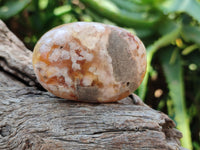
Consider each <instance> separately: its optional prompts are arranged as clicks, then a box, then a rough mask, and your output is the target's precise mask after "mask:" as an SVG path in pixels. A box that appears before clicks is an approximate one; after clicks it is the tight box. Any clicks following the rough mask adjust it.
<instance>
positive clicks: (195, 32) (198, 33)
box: [182, 26, 200, 46]
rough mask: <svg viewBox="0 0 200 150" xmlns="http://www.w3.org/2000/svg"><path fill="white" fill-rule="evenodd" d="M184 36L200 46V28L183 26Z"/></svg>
mask: <svg viewBox="0 0 200 150" xmlns="http://www.w3.org/2000/svg"><path fill="white" fill-rule="evenodd" d="M182 36H183V38H184V40H186V41H188V42H194V43H196V44H197V45H199V46H200V27H197V26H183V30H182Z"/></svg>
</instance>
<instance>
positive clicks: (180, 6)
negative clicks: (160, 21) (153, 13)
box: [158, 0, 200, 23]
mask: <svg viewBox="0 0 200 150" xmlns="http://www.w3.org/2000/svg"><path fill="white" fill-rule="evenodd" d="M158 7H159V8H160V10H161V11H163V12H164V13H165V14H166V13H167V14H169V13H174V12H178V13H182V12H184V13H187V14H189V15H190V16H192V17H193V18H194V19H195V20H197V21H198V22H199V23H200V15H199V14H200V2H199V1H197V0H166V1H164V2H163V3H162V4H160V5H158Z"/></svg>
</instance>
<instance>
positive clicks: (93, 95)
mask: <svg viewBox="0 0 200 150" xmlns="http://www.w3.org/2000/svg"><path fill="white" fill-rule="evenodd" d="M76 91H77V95H78V100H81V101H85V102H98V101H97V98H98V95H99V91H98V87H96V86H89V87H81V86H77V87H76Z"/></svg>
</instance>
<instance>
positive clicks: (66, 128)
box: [0, 22, 184, 150]
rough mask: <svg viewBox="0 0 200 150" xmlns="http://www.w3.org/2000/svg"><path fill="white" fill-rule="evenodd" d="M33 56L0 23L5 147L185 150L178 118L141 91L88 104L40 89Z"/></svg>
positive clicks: (0, 123) (0, 115)
mask: <svg viewBox="0 0 200 150" xmlns="http://www.w3.org/2000/svg"><path fill="white" fill-rule="evenodd" d="M31 54H32V53H31V52H30V51H29V50H28V49H26V48H25V46H24V45H23V43H22V42H21V41H19V40H18V39H17V38H16V37H15V36H14V34H12V33H11V32H10V31H9V30H8V29H7V27H6V26H5V25H4V23H3V22H0V62H1V63H0V68H1V71H0V149H2V150H10V149H14V150H15V149H16V150H26V149H27V150H28V149H32V150H55V149H56V150H65V149H66V150H68V149H75V150H76V149H77V150H79V149H113V150H116V149H172V150H175V149H184V148H182V147H181V146H180V141H179V140H180V138H181V137H182V134H181V133H180V132H179V131H178V130H176V129H175V124H174V122H173V121H172V120H171V119H170V118H169V117H168V116H167V115H165V114H163V113H162V112H158V111H155V110H153V109H151V108H150V107H148V106H146V105H145V104H143V102H142V101H141V100H140V99H139V97H137V96H136V95H132V99H131V98H129V97H128V98H125V99H123V100H121V101H119V102H116V103H109V104H88V103H79V102H72V101H69V100H64V99H61V98H58V97H56V96H53V95H52V94H50V93H48V92H45V91H40V90H38V88H37V85H38V83H37V81H36V78H35V75H34V73H33V69H32V65H31ZM21 82H23V83H21ZM28 85H32V87H28Z"/></svg>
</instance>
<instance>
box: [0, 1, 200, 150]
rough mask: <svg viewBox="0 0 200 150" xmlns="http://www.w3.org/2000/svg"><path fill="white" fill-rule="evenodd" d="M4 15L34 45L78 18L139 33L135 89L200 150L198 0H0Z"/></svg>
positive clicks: (186, 141) (185, 142) (0, 16)
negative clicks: (139, 73)
mask: <svg viewBox="0 0 200 150" xmlns="http://www.w3.org/2000/svg"><path fill="white" fill-rule="evenodd" d="M0 19H2V20H4V21H5V22H6V24H7V25H8V27H9V28H10V29H11V30H12V31H13V32H14V33H15V34H16V35H17V36H18V37H19V38H20V39H21V40H22V41H23V42H24V43H25V44H26V46H27V47H28V48H29V49H31V50H32V49H33V47H34V45H35V43H36V42H37V41H38V39H39V38H40V37H41V36H42V35H43V34H44V33H45V32H47V31H48V30H50V29H51V28H53V27H55V26H57V25H60V24H64V23H69V22H76V21H88V22H91V21H94V22H102V23H106V24H112V25H117V26H121V27H123V28H126V29H127V30H129V31H130V32H132V33H133V34H135V35H137V36H139V37H140V39H141V40H142V41H143V42H144V44H145V46H146V49H147V73H146V76H145V79H144V81H143V83H142V85H141V86H140V87H139V89H138V90H137V91H135V93H136V94H138V95H139V96H140V97H141V98H142V99H143V100H144V101H145V103H147V104H148V105H149V106H151V107H152V108H154V109H157V110H160V111H162V112H165V113H167V114H168V115H169V116H170V117H171V118H172V119H173V120H174V121H175V122H176V124H177V128H178V129H179V130H180V131H181V132H182V133H183V138H182V139H181V144H182V146H183V147H185V148H188V149H196V150H200V80H199V77H200V1H199V0H57V1H55V0H0Z"/></svg>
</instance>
